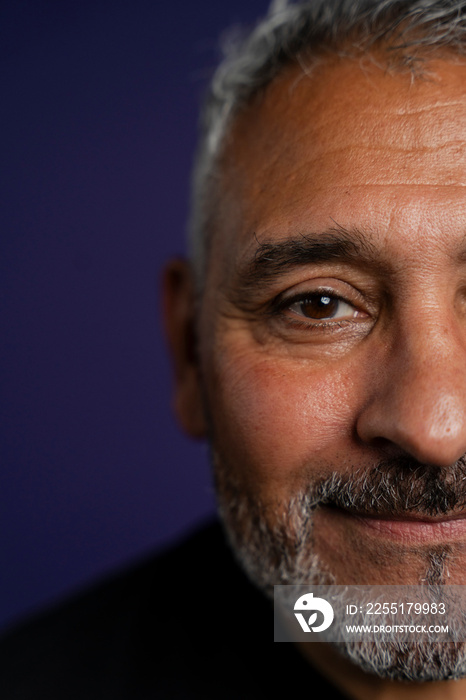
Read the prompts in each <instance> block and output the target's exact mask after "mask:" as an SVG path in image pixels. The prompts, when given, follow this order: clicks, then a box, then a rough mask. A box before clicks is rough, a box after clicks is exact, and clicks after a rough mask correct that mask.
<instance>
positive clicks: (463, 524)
mask: <svg viewBox="0 0 466 700" xmlns="http://www.w3.org/2000/svg"><path fill="white" fill-rule="evenodd" d="M335 510H337V511H338V512H339V514H341V516H342V517H343V518H345V519H346V520H349V519H350V520H351V522H352V524H353V525H355V526H356V527H357V528H360V529H361V530H364V531H365V532H366V533H367V534H368V535H372V536H376V537H377V536H379V537H385V538H389V539H391V540H399V541H403V542H417V543H421V542H445V541H452V540H461V539H466V513H462V514H461V515H458V514H455V515H445V516H439V517H429V516H425V515H419V514H416V513H407V514H406V515H402V516H400V515H393V516H392V515H367V514H362V513H357V512H352V511H348V510H342V509H335ZM337 517H338V516H337Z"/></svg>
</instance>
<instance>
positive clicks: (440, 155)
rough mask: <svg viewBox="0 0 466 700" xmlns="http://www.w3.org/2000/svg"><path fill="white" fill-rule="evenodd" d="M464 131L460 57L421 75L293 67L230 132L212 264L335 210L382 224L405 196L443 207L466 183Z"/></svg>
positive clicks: (325, 218)
mask: <svg viewBox="0 0 466 700" xmlns="http://www.w3.org/2000/svg"><path fill="white" fill-rule="evenodd" d="M465 135H466V65H465V64H463V63H461V62H459V61H447V60H437V61H430V62H429V63H428V64H427V65H426V75H425V76H424V77H422V78H416V79H413V78H412V76H411V75H409V74H408V73H400V72H399V73H389V72H388V71H386V70H384V69H383V68H380V67H377V66H376V65H375V64H374V63H370V62H367V64H366V65H362V64H361V63H360V62H359V61H356V60H354V61H353V60H349V59H334V60H328V61H325V62H320V63H317V64H316V66H314V67H313V68H312V69H311V70H310V71H309V72H306V71H304V70H303V69H302V68H301V67H297V66H293V67H290V68H288V69H287V70H285V71H284V72H283V73H282V74H281V76H279V78H277V79H276V80H275V81H274V82H273V83H272V84H271V85H270V86H269V87H268V89H267V90H266V91H265V93H264V94H263V95H261V96H260V97H258V98H256V99H255V101H254V102H253V103H252V104H251V105H250V106H249V107H248V108H247V109H246V110H245V111H244V112H243V113H242V114H241V115H240V116H239V117H238V118H237V119H236V121H235V124H234V125H233V128H232V130H231V133H230V137H229V139H228V142H227V144H226V147H225V150H224V154H223V159H222V163H221V173H222V202H223V206H222V210H221V216H220V220H219V222H218V224H219V225H218V232H217V234H218V235H216V236H215V238H214V246H213V252H214V256H215V260H216V262H217V261H220V260H221V259H223V263H224V264H225V265H227V266H228V265H230V266H231V265H232V264H233V263H234V262H235V261H237V260H238V258H241V256H242V255H244V254H247V252H248V250H249V251H250V249H251V248H254V245H255V241H256V240H257V238H258V237H261V236H266V237H267V239H270V238H271V239H273V238H274V237H275V238H283V236H286V235H288V234H289V235H296V234H297V233H300V232H305V231H306V230H308V229H309V227H310V226H311V227H313V228H315V227H328V226H329V225H330V224H331V223H332V221H333V220H334V218H337V219H338V218H340V219H341V220H338V223H339V224H343V225H345V224H352V225H355V224H357V225H360V226H363V227H367V228H373V227H374V226H375V225H376V224H377V226H378V227H379V228H380V229H384V228H385V229H386V228H387V227H388V226H389V225H390V224H393V217H394V216H396V214H397V213H400V215H401V212H402V210H403V205H404V203H407V202H408V201H409V202H410V203H411V205H412V204H413V201H416V202H417V203H418V205H417V210H418V213H420V212H421V211H422V212H424V211H425V207H426V206H428V207H429V208H430V209H431V210H432V211H433V210H434V209H435V208H436V206H437V205H438V207H445V206H448V203H449V201H450V199H451V198H453V199H454V200H456V199H457V198H458V197H459V198H463V197H464V192H466V190H465V189H464V187H465V186H466V141H465V138H466V136H465ZM426 200H428V202H427V204H426ZM415 209H416V207H414V209H413V207H412V206H411V212H410V216H411V218H412V217H413V216H414V218H415V215H416V211H415ZM351 218H355V219H356V220H355V221H350V219H351ZM365 218H366V219H367V221H364V219H365ZM374 219H376V222H374ZM463 233H464V230H463Z"/></svg>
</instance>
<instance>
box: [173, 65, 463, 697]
mask: <svg viewBox="0 0 466 700" xmlns="http://www.w3.org/2000/svg"><path fill="white" fill-rule="evenodd" d="M428 68H429V76H428V78H423V79H417V80H414V81H413V80H412V78H411V76H409V75H407V74H406V75H405V74H401V73H393V74H390V73H389V72H387V71H384V70H383V69H381V68H379V67H376V66H375V65H370V64H368V65H366V66H365V67H364V69H363V68H362V67H361V66H360V64H359V63H358V62H357V61H352V60H350V59H345V60H339V59H334V60H329V61H328V62H327V63H325V64H321V65H319V68H318V70H316V71H314V73H311V74H310V75H305V74H303V72H302V71H301V69H299V68H297V67H295V66H293V67H290V68H289V69H287V70H286V71H283V73H282V74H281V76H279V78H277V79H276V80H275V81H274V82H273V83H272V84H271V85H270V86H269V87H268V88H267V90H266V91H265V93H264V94H263V95H261V96H260V97H258V98H257V99H256V100H255V101H254V102H253V103H252V104H251V105H249V106H248V108H247V109H246V110H245V111H244V112H243V113H242V114H241V115H240V116H239V117H238V118H237V119H236V121H235V123H234V125H233V128H232V131H231V133H230V137H229V139H228V141H227V143H226V146H225V149H224V153H223V155H222V159H221V173H222V179H221V186H222V190H223V192H224V199H223V207H222V210H221V219H219V220H218V221H217V229H216V233H215V235H214V237H213V241H212V247H211V252H210V258H209V265H208V273H207V278H206V284H205V289H204V292H203V295H202V299H201V300H200V305H196V304H195V301H194V293H193V285H192V282H191V275H190V271H189V267H188V266H187V265H186V264H184V263H182V262H175V263H173V264H172V265H171V266H170V267H169V268H168V269H167V272H166V277H165V288H166V295H165V306H166V318H167V332H168V335H169V338H170V342H171V346H172V351H173V356H174V360H175V371H176V379H177V390H176V396H175V406H176V410H177V413H178V416H179V418H180V421H181V423H182V424H183V426H184V428H185V429H186V430H187V432H189V433H190V434H191V435H194V436H208V437H209V439H210V440H211V442H212V444H213V448H214V450H215V451H216V453H217V460H218V462H219V464H220V465H221V469H224V470H227V471H230V472H232V473H234V474H235V478H236V479H237V481H238V483H239V484H240V485H241V489H242V490H243V491H244V492H245V493H246V494H247V495H248V497H250V498H251V499H254V501H256V502H258V503H260V504H261V507H262V509H263V513H264V516H265V517H266V518H267V519H268V520H269V521H270V523H271V524H273V521H274V519H275V518H277V517H278V514H279V513H280V508H281V505H282V504H284V503H286V502H287V501H288V500H289V499H290V498H292V496H293V494H295V493H296V492H297V491H298V490H299V489H302V488H305V486H306V484H307V483H308V482H309V480H312V479H316V478H320V477H325V476H327V475H329V474H330V473H331V472H333V471H338V472H341V473H345V472H351V471H354V470H355V469H358V470H364V469H369V468H370V467H373V466H374V465H375V464H378V463H379V462H380V461H381V460H384V459H390V458H395V457H400V456H403V457H406V456H407V457H411V458H412V459H413V460H416V461H418V462H420V463H422V464H428V465H434V466H436V467H438V468H444V469H446V468H448V466H449V465H451V464H453V463H454V462H456V461H457V460H459V459H460V458H462V457H463V455H464V454H465V452H466V410H465V409H466V87H465V86H466V66H465V65H463V64H462V63H461V62H459V61H449V60H445V59H444V60H440V59H439V60H433V61H431V62H430V63H429V65H428ZM329 236H333V237H339V238H344V239H350V240H353V241H356V242H357V243H358V251H357V253H356V254H351V255H348V254H345V255H340V256H339V257H338V258H332V259H329V260H320V261H318V262H312V260H308V261H307V262H306V263H305V264H302V263H300V264H291V263H290V262H289V261H288V263H284V264H283V265H282V266H281V267H280V272H279V274H277V270H276V269H274V272H275V274H269V272H270V270H269V272H268V273H267V274H262V271H261V270H259V271H258V269H257V266H256V267H255V266H254V264H253V261H254V256H255V255H257V250H258V249H259V250H264V248H260V246H264V245H268V246H272V247H273V246H276V245H277V244H282V243H284V242H287V241H288V242H289V241H295V242H299V241H302V240H303V237H307V238H306V240H307V241H308V240H309V239H312V240H313V241H315V240H319V238H320V240H324V239H326V238H327V239H328V237H329ZM270 249H272V248H270ZM275 249H276V248H275ZM319 291H320V293H321V295H322V294H324V295H326V296H327V297H328V298H330V299H331V300H332V303H333V304H334V308H336V309H337V317H336V318H335V317H334V318H327V319H325V318H324V319H323V320H322V319H316V318H314V319H313V318H310V317H309V315H306V314H308V312H309V308H310V306H309V305H307V306H306V304H304V302H303V299H302V298H301V301H297V300H296V297H297V295H306V294H307V295H308V296H309V295H310V294H311V293H316V292H319ZM339 299H340V301H338V300H339ZM287 300H288V301H287ZM341 300H343V301H341ZM313 308H314V307H312V305H311V313H313V311H312V309H313ZM196 336H197V342H195V341H194V338H195V337H196ZM355 515H357V514H348V513H346V512H344V511H341V510H336V511H334V510H332V509H328V508H325V507H322V508H319V509H318V510H317V512H316V514H315V520H314V547H315V550H316V552H317V553H318V554H319V556H320V557H321V559H322V561H323V562H324V564H325V566H326V567H327V569H328V570H330V571H331V572H332V574H333V575H334V577H335V579H336V582H337V583H340V584H343V583H347V584H358V583H359V584H362V583H366V584H369V583H370V584H382V583H383V584H386V583H393V584H397V583H398V584H399V583H402V584H403V583H404V584H417V583H419V581H420V580H422V578H423V575H425V571H426V563H427V562H428V559H429V555H430V552H432V551H433V549H434V548H435V547H438V546H441V547H445V546H447V547H448V561H447V562H446V574H445V575H446V577H447V578H448V581H447V582H448V583H461V584H464V583H466V574H465V572H466V526H465V521H464V519H463V518H464V516H465V513H464V511H463V510H460V511H459V512H455V513H451V514H449V515H448V517H449V518H450V517H451V518H454V523H455V525H454V526H452V527H450V525H445V522H443V523H438V522H437V521H436V520H435V518H434V519H433V521H432V522H431V523H430V525H429V527H428V528H427V529H426V527H425V521H426V518H423V524H422V525H421V524H420V523H419V522H415V521H413V520H412V519H411V520H407V521H404V520H403V519H401V524H400V521H399V520H398V521H397V522H396V523H395V526H393V521H390V517H389V514H386V515H384V516H383V517H382V524H380V522H379V521H377V522H375V521H371V523H370V525H368V524H367V523H366V522H364V521H362V520H360V519H359V518H358V517H355ZM387 523H388V524H387ZM308 646H314V645H308ZM305 653H306V654H308V653H309V652H308V651H305ZM333 653H334V652H332V651H331V650H327V649H325V650H324V651H319V652H318V651H317V645H316V649H314V650H313V651H312V652H311V654H312V657H313V658H314V660H315V659H316V657H317V655H318V656H319V658H318V663H319V665H320V666H321V667H322V668H324V670H325V669H327V672H328V674H329V676H330V677H331V676H332V662H331V660H330V661H329V658H330V659H331V655H332V654H333ZM311 660H312V659H311ZM345 663H346V662H345ZM343 668H344V666H340V677H339V681H338V682H339V683H340V684H341V685H342V686H343V687H344V688H345V689H346V690H347V692H350V694H352V696H354V697H357V698H364V697H371V698H391V697H394V698H402V697H403V698H404V697H423V698H428V697H433V698H434V697H442V698H447V697H451V698H455V697H464V696H465V694H466V687H465V681H463V680H462V681H456V682H444V683H441V684H440V685H439V684H437V683H432V684H423V685H422V686H418V685H416V684H411V685H409V684H408V685H406V684H400V683H397V682H391V681H383V680H379V679H374V678H372V677H371V678H370V679H368V678H367V677H365V675H364V674H363V673H362V672H360V671H358V670H357V669H353V668H351V667H350V666H348V668H347V670H346V672H345V673H343V672H342V669H343ZM342 679H343V680H342Z"/></svg>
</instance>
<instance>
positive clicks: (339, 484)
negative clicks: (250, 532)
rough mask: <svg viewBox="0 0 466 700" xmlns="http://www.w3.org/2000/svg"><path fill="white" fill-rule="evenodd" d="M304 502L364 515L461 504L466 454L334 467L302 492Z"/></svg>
mask: <svg viewBox="0 0 466 700" xmlns="http://www.w3.org/2000/svg"><path fill="white" fill-rule="evenodd" d="M305 500H306V501H307V507H308V508H310V509H314V508H315V507H316V506H317V505H330V506H335V507H337V508H343V509H347V510H352V511H357V512H358V513H363V514H367V515H381V514H390V515H403V514H404V513H413V512H416V513H417V514H420V515H427V516H439V515H448V514H451V513H455V511H460V510H462V509H464V508H465V507H466V456H463V457H462V458H460V459H459V460H458V461H457V462H455V463H454V464H452V465H451V466H448V467H436V466H433V465H429V464H421V463H419V462H417V461H416V460H414V459H411V458H409V457H395V458H392V459H387V460H384V461H381V462H379V464H377V465H376V466H374V467H372V468H369V469H367V468H366V469H363V468H358V469H355V470H353V471H351V472H349V473H346V474H344V473H343V474H342V473H337V472H334V473H333V474H331V475H330V476H329V477H326V478H324V479H322V480H321V481H319V482H318V483H314V484H313V485H312V486H311V487H310V488H309V491H308V492H307V493H306V496H305Z"/></svg>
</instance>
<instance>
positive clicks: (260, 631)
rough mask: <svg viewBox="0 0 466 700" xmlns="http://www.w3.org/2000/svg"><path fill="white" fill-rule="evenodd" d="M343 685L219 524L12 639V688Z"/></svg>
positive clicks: (114, 692) (228, 695)
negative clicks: (318, 666) (307, 654)
mask: <svg viewBox="0 0 466 700" xmlns="http://www.w3.org/2000/svg"><path fill="white" fill-rule="evenodd" d="M294 697H296V698H306V699H308V698H319V699H320V698H325V700H340V699H341V698H343V696H342V695H341V694H340V693H339V692H338V691H337V690H336V689H334V688H333V686H331V685H329V684H328V682H327V681H325V680H324V679H323V678H322V677H321V676H320V675H319V674H318V673H317V672H316V671H315V670H314V669H313V668H312V667H311V666H310V665H309V664H308V663H307V662H306V661H305V660H304V659H303V658H302V657H301V656H300V655H299V653H298V652H297V651H296V650H295V648H294V646H293V645H292V644H289V643H276V642H274V641H273V608H272V604H271V603H270V602H269V601H268V600H266V599H265V598H264V596H263V595H262V594H261V593H260V592H259V591H258V590H257V589H256V588H255V587H254V586H253V585H252V584H251V583H250V582H249V580H248V579H247V577H246V576H245V575H244V574H243V572H242V571H241V570H240V568H239V567H238V565H237V564H236V562H235V560H234V557H233V555H232V553H231V551H230V549H229V547H228V545H227V544H226V542H225V538H224V536H223V532H222V530H221V528H220V526H219V525H218V524H213V525H211V526H209V527H207V528H205V529H204V530H202V531H200V532H199V533H197V534H195V535H194V536H193V537H191V538H190V539H189V540H187V541H186V542H184V543H183V544H181V545H180V546H178V547H176V548H175V549H173V550H171V551H169V552H167V553H165V554H162V555H160V556H157V557H154V558H153V559H152V560H150V561H148V562H144V563H143V564H142V565H139V566H137V567H134V568H133V569H131V570H130V571H127V572H124V573H122V574H120V575H118V576H115V577H113V578H111V579H110V580H108V581H105V582H103V583H101V584H99V585H98V586H96V587H95V588H93V589H91V590H90V591H88V592H86V593H84V594H82V595H81V596H80V597H78V598H76V599H73V600H71V601H70V602H67V603H66V604H64V605H61V606H60V607H58V608H57V609H55V610H53V611H52V612H48V613H46V614H45V615H42V616H41V617H39V618H37V619H35V620H34V621H32V622H29V623H28V624H26V625H24V626H23V627H21V628H20V629H18V630H17V631H14V632H13V633H10V634H9V635H8V636H7V637H6V638H5V639H4V640H3V642H2V643H0V698H1V699H2V700H13V699H14V700H33V699H34V700H36V699H42V698H44V700H45V699H47V700H97V699H98V700H110V699H111V700H143V699H144V700H146V699H149V698H151V699H154V698H162V699H163V698H172V699H173V700H188V699H189V700H193V699H196V700H214V699H215V700H249V699H251V700H259V699H261V700H262V699H264V700H265V699H267V700H272V699H274V698H294Z"/></svg>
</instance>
